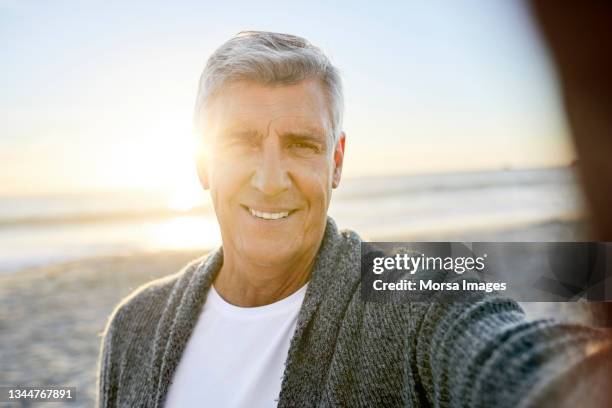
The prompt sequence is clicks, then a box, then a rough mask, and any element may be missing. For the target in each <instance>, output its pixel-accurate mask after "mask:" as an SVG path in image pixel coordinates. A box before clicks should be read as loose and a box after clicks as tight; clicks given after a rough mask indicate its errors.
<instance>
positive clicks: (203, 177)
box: [195, 143, 210, 190]
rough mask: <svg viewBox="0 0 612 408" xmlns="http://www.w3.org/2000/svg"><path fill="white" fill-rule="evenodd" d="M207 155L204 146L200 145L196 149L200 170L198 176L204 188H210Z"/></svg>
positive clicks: (197, 163) (197, 165) (198, 168)
mask: <svg viewBox="0 0 612 408" xmlns="http://www.w3.org/2000/svg"><path fill="white" fill-rule="evenodd" d="M206 158H207V156H206V153H205V151H204V147H203V146H202V145H201V143H200V146H198V148H197V151H196V158H195V159H196V167H197V170H198V178H199V179H200V184H201V185H202V188H204V190H208V189H209V188H210V185H209V183H208V171H207V169H206V162H207V160H206Z"/></svg>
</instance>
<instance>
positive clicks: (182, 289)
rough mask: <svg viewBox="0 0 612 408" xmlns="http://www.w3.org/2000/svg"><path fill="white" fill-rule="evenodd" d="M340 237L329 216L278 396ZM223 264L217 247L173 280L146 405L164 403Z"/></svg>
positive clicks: (330, 271) (319, 297)
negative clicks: (193, 267)
mask: <svg viewBox="0 0 612 408" xmlns="http://www.w3.org/2000/svg"><path fill="white" fill-rule="evenodd" d="M342 238H343V236H342V235H341V234H340V233H339V232H338V229H337V227H336V224H335V222H334V221H333V220H332V219H331V218H329V217H328V219H327V225H326V228H325V233H324V236H323V240H322V242H321V247H320V248H319V252H318V253H317V257H316V259H315V263H314V266H313V270H312V273H311V276H310V282H309V285H308V288H307V291H306V294H305V297H304V302H303V304H302V307H301V309H300V312H299V315H298V321H297V325H296V331H295V334H294V336H293V338H292V341H291V346H290V349H289V354H288V358H287V367H286V370H285V376H284V379H283V390H282V391H281V397H282V394H283V391H284V389H285V388H287V387H289V386H290V385H289V384H286V383H287V371H288V369H289V368H290V367H289V366H290V365H291V362H292V361H295V360H296V353H297V348H298V344H299V342H300V339H301V338H302V336H303V334H304V331H305V330H306V328H307V326H308V325H309V322H310V321H311V319H312V317H313V314H314V312H315V310H316V309H317V308H318V307H319V305H320V303H321V300H322V299H323V298H324V297H325V294H326V293H327V292H328V291H330V290H333V289H332V288H333V285H330V280H331V278H332V275H333V274H334V270H335V269H336V268H335V267H334V265H335V263H336V262H337V261H338V258H339V255H340V247H341V245H342V242H343V239H342ZM222 264H223V249H222V248H218V249H217V250H215V251H213V252H212V253H211V254H210V255H209V256H208V257H206V258H205V259H204V260H203V261H201V262H200V264H199V265H198V266H197V267H196V268H195V269H194V270H192V271H193V272H192V273H183V274H181V275H180V277H179V278H178V280H177V282H176V283H175V285H174V288H173V290H172V292H171V294H170V296H169V297H168V300H167V301H166V306H165V308H164V311H163V312H162V315H161V318H160V320H159V323H158V325H157V329H156V333H155V339H154V346H153V355H152V356H151V363H150V364H151V365H150V367H149V381H148V385H149V387H150V389H149V392H148V393H147V394H148V395H149V404H148V405H149V406H154V407H161V406H163V403H164V399H165V396H166V394H167V392H168V389H169V386H170V384H171V382H172V378H173V376H174V372H175V370H176V368H177V367H178V364H179V361H180V359H181V356H182V354H183V351H184V349H185V347H186V345H187V342H188V340H189V338H190V336H191V333H192V332H193V328H194V327H195V324H196V322H197V320H198V318H199V316H200V312H201V310H202V306H203V305H204V302H205V301H206V296H207V294H208V289H209V288H210V286H211V284H212V282H213V280H214V277H215V275H216V274H217V272H218V271H219V270H220V268H221V265H222ZM353 280H354V279H353ZM281 399H282V398H281Z"/></svg>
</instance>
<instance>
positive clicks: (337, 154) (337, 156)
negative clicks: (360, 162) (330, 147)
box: [332, 132, 346, 188]
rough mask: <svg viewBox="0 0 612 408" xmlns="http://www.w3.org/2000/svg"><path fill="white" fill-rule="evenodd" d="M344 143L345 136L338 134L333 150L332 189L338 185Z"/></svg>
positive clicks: (340, 175)
mask: <svg viewBox="0 0 612 408" xmlns="http://www.w3.org/2000/svg"><path fill="white" fill-rule="evenodd" d="M345 142H346V134H345V133H344V132H341V133H340V137H339V138H338V143H337V144H336V148H335V149H334V165H335V167H334V176H333V179H332V187H333V188H336V187H338V186H339V185H340V178H341V177H342V163H343V162H344V143H345Z"/></svg>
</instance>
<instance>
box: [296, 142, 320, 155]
mask: <svg viewBox="0 0 612 408" xmlns="http://www.w3.org/2000/svg"><path fill="white" fill-rule="evenodd" d="M289 148H290V149H292V150H295V151H299V152H307V153H319V151H320V149H319V146H317V145H315V144H313V143H307V142H294V143H290V144H289Z"/></svg>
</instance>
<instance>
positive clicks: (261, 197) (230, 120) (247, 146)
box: [198, 80, 344, 266]
mask: <svg viewBox="0 0 612 408" xmlns="http://www.w3.org/2000/svg"><path fill="white" fill-rule="evenodd" d="M206 115H207V130H206V146H207V153H206V154H205V155H204V158H203V159H201V160H199V162H198V167H199V172H200V178H201V180H202V183H203V186H204V188H209V189H210V193H211V196H212V200H213V204H214V207H215V212H216V215H217V219H218V221H219V224H220V226H221V235H222V239H223V246H224V250H225V252H226V254H228V255H229V254H230V253H231V254H234V255H235V256H240V257H241V259H243V260H248V261H250V262H254V263H256V264H257V265H261V266H275V265H283V264H285V265H286V264H288V263H291V262H298V261H299V260H300V258H301V257H304V256H307V255H309V254H312V253H313V251H316V250H317V249H318V246H319V244H320V241H321V238H322V236H323V233H324V231H325V225H326V215H327V209H328V206H329V201H330V198H331V190H332V188H335V187H336V186H337V185H338V183H339V182H340V175H341V170H342V159H343V153H344V135H342V137H341V142H340V143H338V144H337V146H334V144H333V137H332V131H331V122H330V115H329V110H328V103H327V99H326V97H325V91H324V89H323V87H322V86H321V84H320V83H319V82H318V81H315V80H306V81H302V82H300V83H298V84H294V85H286V86H285V85H283V86H265V85H260V84H257V83H254V82H244V81H240V82H234V83H232V84H230V85H228V86H227V87H226V88H224V89H223V90H222V91H221V92H220V94H219V95H217V96H216V97H214V98H213V99H212V100H211V101H210V103H209V105H208V108H207V110H206Z"/></svg>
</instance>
